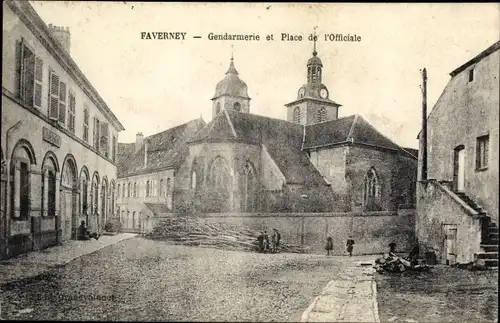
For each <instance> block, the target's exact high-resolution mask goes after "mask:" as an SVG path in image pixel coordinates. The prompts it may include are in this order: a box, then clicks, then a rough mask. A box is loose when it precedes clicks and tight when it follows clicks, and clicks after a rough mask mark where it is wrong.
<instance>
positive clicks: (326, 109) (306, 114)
mask: <svg viewBox="0 0 500 323" xmlns="http://www.w3.org/2000/svg"><path fill="white" fill-rule="evenodd" d="M314 29H315V31H314V47H313V53H312V55H313V56H312V57H311V58H310V59H309V60H308V61H307V66H306V67H307V83H306V84H304V85H302V86H301V87H300V88H299V91H298V93H297V99H295V100H294V101H292V102H290V103H287V104H285V106H286V107H287V121H290V122H294V123H298V124H302V125H309V124H315V123H321V122H325V121H330V120H336V119H337V118H338V108H339V107H340V106H341V105H340V104H338V103H336V102H334V101H333V100H331V99H330V93H329V91H328V88H327V87H326V85H324V84H323V83H322V76H323V63H322V62H321V59H320V58H319V57H318V52H317V51H316V41H317V37H316V28H314Z"/></svg>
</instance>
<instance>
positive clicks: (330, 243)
mask: <svg viewBox="0 0 500 323" xmlns="http://www.w3.org/2000/svg"><path fill="white" fill-rule="evenodd" d="M325 250H326V255H327V256H329V255H330V252H331V251H332V250H333V239H332V237H328V238H326V245H325Z"/></svg>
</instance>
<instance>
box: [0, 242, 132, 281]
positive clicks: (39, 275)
mask: <svg viewBox="0 0 500 323" xmlns="http://www.w3.org/2000/svg"><path fill="white" fill-rule="evenodd" d="M137 236H138V235H133V236H129V237H124V238H123V239H121V240H118V241H116V242H114V243H112V244H108V245H103V246H100V247H98V248H97V249H95V250H93V251H91V252H87V253H84V254H81V255H79V256H76V257H72V258H70V259H67V260H65V261H61V262H57V263H53V264H51V265H46V268H44V269H42V270H41V271H40V272H37V273H34V274H32V275H27V276H25V277H20V278H18V279H13V280H11V281H6V282H3V283H0V289H2V290H5V289H6V290H9V289H11V288H13V287H15V285H18V284H22V282H30V281H35V280H38V279H40V278H42V277H43V276H44V275H46V274H47V273H49V272H50V271H52V270H54V269H58V268H62V267H64V266H66V265H67V264H69V263H70V262H72V261H74V260H76V259H78V258H81V257H83V256H86V255H91V254H93V253H95V252H97V251H99V250H102V249H104V248H107V247H110V246H113V245H115V244H117V243H119V242H122V241H125V240H129V239H132V238H136V237H137Z"/></svg>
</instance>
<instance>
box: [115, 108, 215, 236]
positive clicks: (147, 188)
mask: <svg viewBox="0 0 500 323" xmlns="http://www.w3.org/2000/svg"><path fill="white" fill-rule="evenodd" d="M203 126H205V122H204V121H203V119H201V118H200V119H196V120H192V121H190V122H188V123H185V124H182V125H180V126H177V127H174V128H171V129H168V130H166V131H162V132H160V133H157V134H154V135H151V136H148V137H144V135H143V134H142V133H138V134H137V135H136V141H135V143H119V144H118V161H117V162H118V180H117V213H116V216H117V217H119V218H120V222H121V223H122V226H123V230H124V231H130V232H144V229H145V227H147V226H148V225H149V223H150V221H149V220H150V218H151V217H152V216H154V215H159V214H163V213H170V212H172V207H173V203H174V202H173V187H174V181H175V176H176V174H177V168H178V167H179V164H180V163H181V162H182V160H183V159H184V158H185V157H186V154H187V145H186V141H187V140H188V139H189V138H191V137H192V136H194V135H195V134H196V132H198V131H199V130H200V129H201V128H202V127H203Z"/></svg>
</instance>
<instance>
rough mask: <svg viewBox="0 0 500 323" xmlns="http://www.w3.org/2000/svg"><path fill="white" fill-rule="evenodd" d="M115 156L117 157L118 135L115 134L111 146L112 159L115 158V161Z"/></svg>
mask: <svg viewBox="0 0 500 323" xmlns="http://www.w3.org/2000/svg"><path fill="white" fill-rule="evenodd" d="M115 158H116V137H115V136H113V144H112V147H111V160H113V162H114V161H115Z"/></svg>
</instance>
